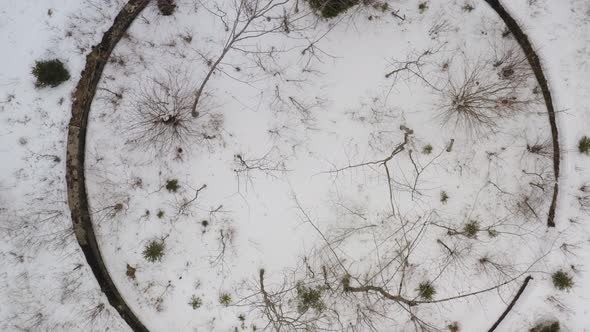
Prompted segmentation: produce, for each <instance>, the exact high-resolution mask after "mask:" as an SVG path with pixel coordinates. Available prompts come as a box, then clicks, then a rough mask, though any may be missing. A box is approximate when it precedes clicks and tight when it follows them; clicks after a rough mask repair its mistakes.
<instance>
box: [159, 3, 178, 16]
mask: <svg viewBox="0 0 590 332" xmlns="http://www.w3.org/2000/svg"><path fill="white" fill-rule="evenodd" d="M158 9H159V10H160V14H162V15H163V16H170V15H172V14H174V11H175V10H176V4H175V3H174V0H158Z"/></svg>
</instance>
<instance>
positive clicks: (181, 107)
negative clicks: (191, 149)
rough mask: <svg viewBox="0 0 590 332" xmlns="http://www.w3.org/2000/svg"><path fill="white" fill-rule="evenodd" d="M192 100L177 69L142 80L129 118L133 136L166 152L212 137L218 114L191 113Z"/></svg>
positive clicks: (186, 81) (188, 86) (188, 85)
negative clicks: (145, 80) (194, 114)
mask: <svg viewBox="0 0 590 332" xmlns="http://www.w3.org/2000/svg"><path fill="white" fill-rule="evenodd" d="M192 101H193V93H192V85H191V81H190V79H189V76H188V75H187V74H186V73H184V72H181V71H180V70H178V69H176V70H174V69H169V70H166V71H165V73H164V74H163V75H160V76H159V77H155V78H151V79H150V80H148V82H147V83H146V84H142V85H141V86H140V88H139V91H138V93H137V94H136V97H135V102H134V105H133V109H132V113H131V118H130V126H129V130H130V131H131V133H132V134H133V135H134V140H135V141H137V142H139V143H142V144H146V145H147V146H148V147H150V148H153V149H155V150H156V151H158V152H166V151H173V150H177V149H178V147H182V146H186V145H188V144H189V143H193V142H196V143H199V142H203V141H205V140H210V139H214V138H216V135H217V134H218V131H219V130H220V127H221V118H219V117H217V116H215V115H212V114H207V113H205V112H203V113H202V114H197V115H196V116H191V105H192Z"/></svg>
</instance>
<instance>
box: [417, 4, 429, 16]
mask: <svg viewBox="0 0 590 332" xmlns="http://www.w3.org/2000/svg"><path fill="white" fill-rule="evenodd" d="M418 9H419V10H420V14H423V13H424V12H425V11H426V9H428V3H427V2H421V3H420V4H419V5H418Z"/></svg>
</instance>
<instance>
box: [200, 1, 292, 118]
mask: <svg viewBox="0 0 590 332" xmlns="http://www.w3.org/2000/svg"><path fill="white" fill-rule="evenodd" d="M288 3H289V1H288V0H233V1H232V4H231V6H232V7H233V11H234V12H233V13H231V14H229V13H228V12H227V11H225V10H224V9H222V8H220V7H219V6H217V5H216V6H215V7H214V8H212V9H211V8H207V7H206V8H207V9H208V10H209V12H211V13H212V14H213V15H215V16H217V17H218V18H219V19H220V20H221V21H222V23H223V25H224V26H225V31H226V32H227V37H226V38H225V42H224V44H223V48H222V50H221V52H220V53H219V55H218V56H217V57H216V58H215V59H214V60H207V62H208V63H207V65H208V67H209V69H208V71H207V74H206V75H205V78H203V80H202V81H201V83H200V84H199V86H198V88H197V89H196V91H195V92H194V99H193V102H192V106H191V114H192V116H193V117H197V116H198V115H199V112H198V105H199V102H200V101H201V98H202V96H203V92H204V90H205V86H206V85H207V83H208V82H209V80H210V79H211V77H212V76H213V74H214V73H215V72H216V71H222V72H224V71H223V70H222V68H221V67H222V61H223V59H224V58H225V57H226V55H227V54H228V53H229V52H230V51H232V50H238V51H241V52H244V53H253V51H251V50H247V49H246V48H245V47H243V46H242V45H243V44H244V42H245V41H249V40H251V39H255V38H260V37H262V36H264V35H267V34H270V33H285V34H287V33H290V32H291V31H292V24H293V22H294V21H295V20H297V18H293V17H291V15H290V14H291V13H290V12H291V9H287V8H286V5H287V4H288ZM257 52H258V53H261V52H259V51H257Z"/></svg>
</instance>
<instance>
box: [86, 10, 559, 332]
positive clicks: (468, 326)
mask: <svg viewBox="0 0 590 332" xmlns="http://www.w3.org/2000/svg"><path fill="white" fill-rule="evenodd" d="M314 3H315V1H309V2H307V1H306V2H286V1H276V0H260V1H256V0H248V1H233V2H227V1H209V2H204V1H203V2H201V1H198V2H193V1H177V2H176V7H175V10H174V12H173V14H172V15H167V16H162V15H161V14H159V11H158V6H156V5H155V4H154V5H152V6H151V7H148V8H147V9H146V10H145V12H144V13H143V15H142V17H141V18H140V19H138V20H136V22H135V23H134V24H133V25H132V26H131V28H130V29H129V31H128V34H127V35H126V37H125V38H124V39H123V40H122V41H121V42H120V43H119V44H118V45H117V47H116V49H115V50H114V52H113V54H112V56H111V58H110V61H109V65H108V66H107V67H106V69H105V72H104V75H103V79H102V81H101V83H100V85H99V88H98V90H97V96H96V98H95V101H94V103H93V105H92V111H91V113H90V119H89V125H88V138H87V148H86V179H87V186H88V195H89V204H90V210H91V213H92V218H93V223H94V227H95V229H96V233H97V238H98V240H99V245H100V248H101V252H102V256H103V258H104V261H105V263H106V265H107V267H108V268H109V271H110V274H111V277H112V278H113V280H114V281H115V284H116V285H117V288H118V289H119V291H120V292H121V293H122V294H123V296H124V297H125V299H126V301H127V303H128V304H129V305H130V306H131V308H132V309H133V311H134V312H135V313H136V314H137V315H138V316H139V318H140V319H141V321H142V322H143V323H144V324H145V325H146V326H148V327H149V328H150V329H151V330H153V331H169V330H174V331H192V330H195V331H201V330H203V331H227V330H244V331H253V330H264V329H268V330H285V331H292V330H348V331H370V330H376V331H386V330H391V329H393V330H395V331H398V330H399V331H406V330H408V331H413V330H420V329H422V330H444V329H450V330H451V331H453V329H455V328H456V329H455V331H457V329H458V328H461V330H464V331H473V330H481V329H482V328H483V327H488V326H489V325H491V324H492V323H493V322H494V321H495V320H496V319H497V316H498V312H501V310H503V308H504V307H505V302H504V301H505V298H508V297H510V296H511V295H512V294H514V292H515V290H516V289H518V287H520V281H521V280H522V279H523V277H524V276H525V275H527V274H528V273H529V272H530V271H532V270H533V269H537V270H538V266H537V265H538V263H539V262H540V261H541V259H542V258H543V257H544V256H545V254H546V253H547V251H548V250H549V248H550V246H551V243H550V241H547V238H546V237H547V236H546V235H545V230H546V221H547V215H548V210H549V206H550V203H551V198H552V195H553V184H554V181H555V178H554V174H553V159H552V158H553V146H552V141H551V130H550V127H549V122H548V121H547V110H546V107H545V104H544V103H543V100H542V94H541V91H540V88H539V87H538V86H537V83H536V80H535V76H534V74H533V71H532V69H531V68H530V66H529V64H528V62H527V59H526V57H525V55H524V53H523V52H522V51H521V48H520V47H519V45H518V43H517V42H516V40H514V38H513V36H512V35H511V34H510V32H509V31H508V30H507V29H506V26H505V25H504V23H502V21H501V20H500V19H499V18H498V17H497V15H496V13H495V12H494V11H493V10H492V9H490V8H489V7H488V6H487V5H485V4H484V3H475V2H473V3H465V2H463V1H457V2H456V1H447V2H444V3H442V2H434V1H432V2H421V3H415V2H410V1H399V2H390V3H388V2H379V1H374V2H363V3H362V4H356V3H354V4H353V6H345V7H346V8H343V10H344V11H343V12H339V13H338V15H335V17H330V18H329V19H326V18H323V17H321V16H322V15H324V14H323V8H318V7H315V5H314ZM329 13H330V14H329V16H332V14H333V8H332V9H331V10H330V11H329ZM324 16H325V15H324ZM515 253H518V254H515ZM482 326H483V327H482Z"/></svg>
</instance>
